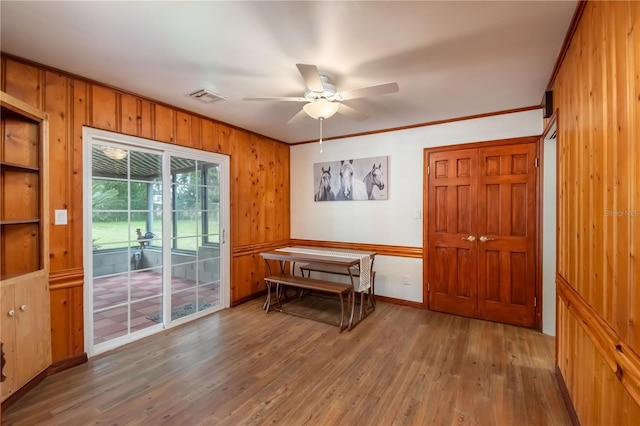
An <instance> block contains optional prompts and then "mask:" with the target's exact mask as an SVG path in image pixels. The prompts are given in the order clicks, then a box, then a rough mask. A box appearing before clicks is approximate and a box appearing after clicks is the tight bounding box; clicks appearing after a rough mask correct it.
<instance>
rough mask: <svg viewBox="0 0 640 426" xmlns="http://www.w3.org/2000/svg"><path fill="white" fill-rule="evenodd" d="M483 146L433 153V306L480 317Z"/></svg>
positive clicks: (430, 223)
mask: <svg viewBox="0 0 640 426" xmlns="http://www.w3.org/2000/svg"><path fill="white" fill-rule="evenodd" d="M477 156H478V150H477V149H466V150H460V151H444V152H436V153H432V154H430V155H429V179H428V181H429V224H428V233H429V248H428V250H429V253H428V254H429V266H428V268H429V284H428V285H429V288H430V291H429V306H430V307H431V309H433V310H436V311H441V312H448V313H452V314H457V315H464V316H469V317H476V316H477V310H478V298H477V288H478V287H477V274H478V272H477V271H478V265H477V258H478V257H477V253H476V251H477V248H476V243H475V241H474V239H475V229H476V212H475V210H476V203H477V202H476V186H477V183H476V182H477V179H476V174H477Z"/></svg>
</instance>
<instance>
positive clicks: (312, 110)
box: [302, 98, 340, 120]
mask: <svg viewBox="0 0 640 426" xmlns="http://www.w3.org/2000/svg"><path fill="white" fill-rule="evenodd" d="M339 106H340V105H338V104H337V103H336V102H330V101H328V100H326V99H323V98H321V99H317V100H315V101H313V102H309V103H307V104H305V105H304V106H303V107H302V109H303V110H304V112H306V113H307V115H308V116H309V117H311V118H315V119H316V120H318V119H321V118H322V119H327V118H329V117H331V116H332V115H333V114H335V113H336V112H337V111H338V107H339Z"/></svg>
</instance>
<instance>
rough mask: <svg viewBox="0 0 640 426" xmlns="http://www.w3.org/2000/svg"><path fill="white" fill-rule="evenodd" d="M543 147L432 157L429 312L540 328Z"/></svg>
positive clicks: (433, 154) (456, 152)
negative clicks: (539, 165) (539, 166)
mask: <svg viewBox="0 0 640 426" xmlns="http://www.w3.org/2000/svg"><path fill="white" fill-rule="evenodd" d="M535 160H536V144H535V143H526V144H523V143H520V144H513V145H498V146H491V147H486V148H473V149H461V150H443V151H440V152H431V153H429V160H428V166H429V169H428V170H429V172H428V211H429V215H428V222H427V227H428V230H427V235H428V244H429V245H428V248H427V254H428V258H427V261H428V265H427V271H428V284H427V285H428V300H429V308H430V309H432V310H435V311H440V312H447V313H452V314H456V315H463V316H469V317H475V318H480V319H486V320H490V321H497V322H502V323H507V324H514V325H520V326H525V327H534V326H535V305H534V297H535V274H536V268H535V265H536V263H535V244H536V239H535V238H536V237H535V224H536V220H535V212H536V170H535Z"/></svg>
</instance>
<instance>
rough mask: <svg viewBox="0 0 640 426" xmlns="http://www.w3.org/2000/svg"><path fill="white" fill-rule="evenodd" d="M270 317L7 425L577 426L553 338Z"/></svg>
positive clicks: (16, 411) (450, 324)
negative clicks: (346, 329)
mask: <svg viewBox="0 0 640 426" xmlns="http://www.w3.org/2000/svg"><path fill="white" fill-rule="evenodd" d="M262 304H263V299H259V300H254V301H251V302H248V303H245V304H244V305H241V306H238V307H236V308H233V309H228V310H225V311H223V312H219V313H216V314H213V315H211V316H208V317H206V318H203V319H201V320H198V321H195V322H193V323H189V324H186V325H184V326H181V327H178V328H176V329H172V330H168V331H166V332H163V333H160V334H158V335H155V336H151V337H149V338H146V339H143V340H141V341H139V342H136V343H132V344H130V345H128V346H125V347H123V348H120V349H117V350H115V351H113V352H110V353H107V354H103V355H101V356H99V357H96V358H92V359H91V360H90V361H89V362H88V363H87V364H84V365H80V366H78V367H75V368H73V369H70V370H67V371H64V372H62V373H59V374H57V375H54V376H51V377H48V378H47V379H45V381H44V382H43V383H42V384H40V385H39V386H38V387H36V388H35V389H34V390H32V391H31V392H30V393H28V394H27V395H26V396H25V397H24V398H22V399H21V400H19V401H18V402H17V403H15V404H14V405H13V406H12V407H10V408H9V409H8V410H6V411H3V413H2V416H3V422H2V424H3V425H4V424H6V425H9V424H15V425H33V424H69V425H76V424H93V423H98V422H99V423H108V424H144V425H149V424H153V425H162V424H166V425H174V424H176V425H177V424H181V425H182V424H202V425H209V424H216V425H218V424H222V425H241V424H283V425H301V424H306V425H329V424H340V425H356V424H357V425H390V424H405V425H425V424H454V423H455V424H480V425H492V424H493V425H543V424H544V425H547V424H554V425H562V424H570V420H569V417H568V414H567V411H566V409H565V407H564V404H563V402H562V397H561V395H560V391H559V389H558V386H557V384H556V380H555V376H554V368H553V356H554V346H553V345H554V339H553V338H551V337H549V336H544V335H542V334H540V333H538V332H535V331H532V330H527V329H524V328H519V327H514V326H507V325H502V324H495V323H490V322H486V321H480V320H473V319H468V318H462V317H457V316H452V315H447V314H440V313H435V312H429V311H423V310H418V309H414V308H410V307H406V306H398V305H392V304H388V303H383V302H379V303H378V304H377V307H376V311H375V312H373V313H372V314H371V317H370V318H369V319H368V320H367V321H364V322H363V323H362V324H360V325H359V326H358V327H356V328H355V329H354V330H353V331H352V332H350V333H342V334H339V333H336V332H335V328H334V327H332V326H330V325H326V324H323V323H320V322H317V321H312V320H306V319H303V318H299V317H295V316H291V315H284V314H281V313H279V312H272V313H270V314H268V315H267V314H265V313H264V311H262Z"/></svg>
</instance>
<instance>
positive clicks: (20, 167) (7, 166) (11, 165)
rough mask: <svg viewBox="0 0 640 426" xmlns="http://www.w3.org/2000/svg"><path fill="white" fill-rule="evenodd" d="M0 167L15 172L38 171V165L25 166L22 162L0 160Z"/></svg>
mask: <svg viewBox="0 0 640 426" xmlns="http://www.w3.org/2000/svg"><path fill="white" fill-rule="evenodd" d="M0 168H1V169H2V170H12V171H16V172H39V171H40V168H39V167H33V166H25V165H24V164H16V163H7V162H6V161H2V162H0Z"/></svg>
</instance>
